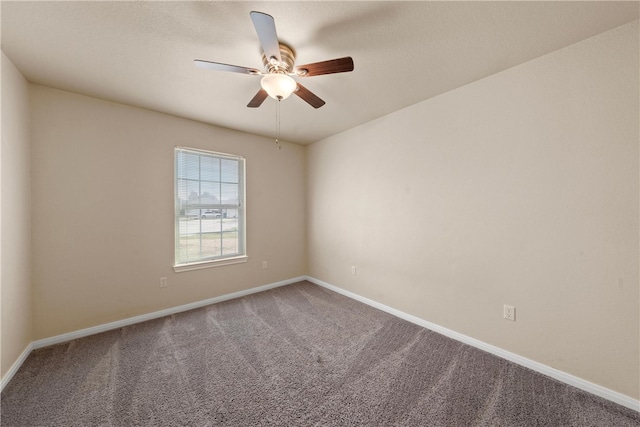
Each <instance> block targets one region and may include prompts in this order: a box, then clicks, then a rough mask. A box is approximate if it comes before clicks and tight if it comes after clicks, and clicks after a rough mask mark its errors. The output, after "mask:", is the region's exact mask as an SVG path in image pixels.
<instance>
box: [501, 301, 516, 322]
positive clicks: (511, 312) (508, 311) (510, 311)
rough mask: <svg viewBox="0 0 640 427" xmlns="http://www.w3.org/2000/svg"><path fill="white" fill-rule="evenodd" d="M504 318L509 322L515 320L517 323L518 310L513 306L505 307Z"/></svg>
mask: <svg viewBox="0 0 640 427" xmlns="http://www.w3.org/2000/svg"><path fill="white" fill-rule="evenodd" d="M503 310H504V311H503V316H504V318H505V319H507V320H513V321H514V322H515V320H516V308H515V307H513V306H511V305H506V304H505V305H504V308H503Z"/></svg>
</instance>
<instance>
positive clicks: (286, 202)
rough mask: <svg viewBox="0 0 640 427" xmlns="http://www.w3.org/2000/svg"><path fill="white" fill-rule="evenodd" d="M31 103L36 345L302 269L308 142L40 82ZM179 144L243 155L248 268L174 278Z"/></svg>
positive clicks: (287, 276)
mask: <svg viewBox="0 0 640 427" xmlns="http://www.w3.org/2000/svg"><path fill="white" fill-rule="evenodd" d="M31 102H32V123H33V125H32V140H33V155H32V167H33V241H34V246H33V263H34V265H33V284H34V289H33V291H34V309H35V311H34V312H35V317H34V324H35V338H36V339H39V338H45V337H51V336H54V335H57V334H61V333H66V332H71V331H76V330H79V329H82V328H86V327H90V326H94V325H99V324H103V323H106V322H110V321H115V320H121V319H124V318H127V317H131V316H135V315H140V314H145V313H149V312H153V311H157V310H160V309H165V308H170V307H175V306H178V305H182V304H186V303H190V302H195V301H200V300H203V299H207V298H211V297H215V296H219V295H223V294H228V293H231V292H235V291H240V290H244V289H249V288H253V287H256V286H259V285H263V284H270V283H274V282H277V281H280V280H284V279H290V278H294V277H297V276H300V275H303V274H305V270H306V264H305V255H306V254H305V246H306V243H305V233H304V229H305V197H304V190H305V170H304V164H305V162H304V147H301V146H299V145H295V144H284V147H283V149H282V150H281V151H278V150H276V149H275V145H274V142H273V140H270V139H266V138H261V137H257V136H252V135H248V134H244V133H240V132H235V131H231V130H227V129H222V128H217V127H214V126H209V125H205V124H202V123H198V122H193V121H189V120H185V119H181V118H177V117H172V116H168V115H164V114H159V113H156V112H152V111H147V110H142V109H138V108H134V107H129V106H124V105H120V104H115V103H111V102H105V101H101V100H97V99H94V98H90V97H86V96H80V95H76V94H72V93H68V92H63V91H59V90H54V89H49V88H45V87H42V86H32V88H31ZM176 145H181V146H187V147H194V148H201V149H206V150H213V151H219V152H223V153H230V154H237V155H241V156H244V157H245V158H246V165H247V179H246V182H247V184H246V185H247V234H248V239H247V242H248V243H247V254H248V256H249V261H248V262H247V263H244V264H236V265H229V266H223V267H216V268H208V269H203V270H197V271H188V272H181V273H174V271H173V268H172V265H173V244H174V238H173V236H174V231H173V227H174V219H173V148H174V146H176ZM262 261H268V266H269V268H268V269H267V270H263V269H262ZM160 277H167V278H168V287H167V288H164V289H161V288H160V287H159V279H160Z"/></svg>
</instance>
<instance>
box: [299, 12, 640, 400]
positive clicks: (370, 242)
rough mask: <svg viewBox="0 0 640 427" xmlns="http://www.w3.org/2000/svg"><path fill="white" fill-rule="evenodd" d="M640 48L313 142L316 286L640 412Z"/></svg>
mask: <svg viewBox="0 0 640 427" xmlns="http://www.w3.org/2000/svg"><path fill="white" fill-rule="evenodd" d="M638 48H639V46H638V22H637V21H636V22H634V23H631V24H628V25H626V26H623V27H620V28H617V29H614V30H612V31H609V32H607V33H603V34H601V35H598V36H596V37H594V38H591V39H588V40H585V41H582V42H580V43H578V44H575V45H572V46H569V47H567V48H565V49H562V50H560V51H557V52H555V53H552V54H549V55H546V56H543V57H541V58H538V59H536V60H533V61H531V62H528V63H525V64H523V65H520V66H517V67H514V68H512V69H509V70H507V71H504V72H502V73H499V74H497V75H494V76H491V77H488V78H486V79H483V80H481V81H478V82H475V83H472V84H469V85H467V86H465V87H461V88H459V89H457V90H454V91H452V92H449V93H446V94H444V95H441V96H438V97H436V98H433V99H431V100H428V101H425V102H422V103H420V104H417V105H415V106H412V107H409V108H406V109H404V110H401V111H398V112H395V113H393V114H390V115H388V116H385V117H382V118H380V119H378V120H376V121H373V122H371V123H368V124H366V125H363V126H360V127H358V128H355V129H352V130H349V131H347V132H344V133H341V134H338V135H335V136H333V137H330V138H328V139H326V140H323V141H320V142H317V143H315V144H313V145H311V146H310V147H309V149H308V152H307V159H308V164H307V169H308V170H307V173H308V178H307V179H308V196H307V197H308V206H307V210H308V220H307V221H308V252H309V258H308V259H309V274H310V275H311V276H313V277H316V278H318V279H320V280H323V281H326V282H328V283H331V284H334V285H336V286H339V287H342V288H344V289H346V290H349V291H352V292H355V293H357V294H360V295H362V296H365V297H368V298H370V299H373V300H375V301H378V302H381V303H383V304H386V305H389V306H391V307H394V308H397V309H399V310H402V311H404V312H407V313H409V314H413V315H415V316H418V317H420V318H422V319H425V320H427V321H430V322H433V323H435V324H438V325H441V326H443V327H446V328H449V329H451V330H454V331H457V332H459V333H462V334H465V335H468V336H470V337H473V338H476V339H479V340H481V341H484V342H486V343H489V344H492V345H495V346H498V347H500V348H503V349H506V350H508V351H511V352H513V353H516V354H519V355H521V356H524V357H527V358H530V359H532V360H535V361H537V362H540V363H543V364H545V365H548V366H551V367H554V368H557V369H559V370H562V371H565V372H567V373H570V374H573V375H575V376H577V377H580V378H583V379H586V380H588V381H591V382H594V383H596V384H599V385H602V386H604V387H607V388H609V389H612V390H615V391H617V392H620V393H623V394H626V395H628V396H630V397H632V398H635V399H638V398H639V397H640V395H639V389H640V384H639V376H640V373H639V365H640V355H639V347H640V343H639V337H640V331H639V324H640V319H639V276H638V268H639V266H638V263H639V260H638V257H639V254H638V222H639V215H638V203H639V200H638V193H639V186H638V176H639V167H638V162H639V152H638V151H639V150H638V147H639V143H638V141H639V131H638V117H639V107H638V89H639V88H638V76H639V70H638ZM425 78H428V72H425ZM381 102H384V100H381ZM352 265H355V266H356V267H357V275H356V276H352V275H351V271H350V267H351V266H352ZM503 304H510V305H514V306H516V310H517V311H516V313H517V321H516V322H510V321H507V320H504V319H502V306H503Z"/></svg>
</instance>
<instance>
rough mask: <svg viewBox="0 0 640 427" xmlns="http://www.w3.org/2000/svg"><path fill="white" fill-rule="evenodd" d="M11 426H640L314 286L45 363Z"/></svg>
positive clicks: (64, 348)
mask: <svg viewBox="0 0 640 427" xmlns="http://www.w3.org/2000/svg"><path fill="white" fill-rule="evenodd" d="M1 409H2V413H1V414H2V415H1V416H2V423H1V424H2V425H3V426H217V425H226V426H255V425H270V426H313V425H320V426H355V425H363V426H639V425H640V414H638V413H637V412H635V411H632V410H630V409H628V408H624V407H622V406H619V405H616V404H614V403H611V402H609V401H606V400H603V399H601V398H598V397H596V396H593V395H590V394H588V393H585V392H583V391H580V390H578V389H575V388H573V387H570V386H567V385H565V384H563V383H560V382H557V381H555V380H553V379H551V378H548V377H545V376H543V375H540V374H538V373H536V372H533V371H531V370H528V369H526V368H523V367H521V366H518V365H515V364H513V363H510V362H507V361H505V360H502V359H499V358H497V357H495V356H492V355H490V354H488V353H485V352H483V351H481V350H478V349H475V348H473V347H470V346H467V345H465V344H461V343H459V342H457V341H454V340H451V339H449V338H446V337H443V336H442V335H439V334H437V333H435V332H431V331H429V330H426V329H423V328H421V327H419V326H416V325H414V324H412V323H409V322H406V321H404V320H401V319H398V318H395V317H393V316H391V315H389V314H387V313H384V312H381V311H378V310H376V309H374V308H371V307H369V306H366V305H364V304H361V303H359V302H357V301H353V300H350V299H348V298H346V297H343V296H341V295H339V294H336V293H334V292H331V291H329V290H326V289H324V288H321V287H319V286H316V285H313V284H311V283H308V282H301V283H297V284H294V285H289V286H285V287H281V288H277V289H273V290H270V291H267V292H262V293H259V294H254V295H251V296H247V297H244V298H240V299H236V300H232V301H227V302H223V303H219V304H215V305H211V306H208V307H205V308H201V309H197V310H193V311H189V312H185V313H181V314H176V315H173V316H168V317H165V318H162V319H157V320H153V321H149V322H145V323H141V324H137V325H133V326H128V327H125V328H121V329H118V330H114V331H110V332H105V333H102V334H99V335H94V336H91V337H87V338H82V339H78V340H75V341H72V342H69V343H65V344H60V345H57V346H53V347H49V348H45V349H40V350H36V351H34V352H32V354H31V355H30V356H29V357H28V359H27V360H26V362H25V363H24V364H23V366H22V367H21V369H20V370H19V371H18V372H17V373H16V375H15V376H14V378H13V379H12V381H11V382H10V383H9V385H7V387H6V388H5V390H4V391H3V393H2V407H1Z"/></svg>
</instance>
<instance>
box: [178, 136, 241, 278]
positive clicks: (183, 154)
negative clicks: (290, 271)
mask: <svg viewBox="0 0 640 427" xmlns="http://www.w3.org/2000/svg"><path fill="white" fill-rule="evenodd" d="M244 204H245V203H244V158H242V157H238V156H231V155H227V154H220V153H213V152H208V151H201V150H194V149H189V148H181V147H177V148H176V149H175V236H176V237H175V244H176V248H175V266H174V268H175V269H176V271H181V270H190V269H193V268H202V267H209V266H214V265H223V264H230V263H235V262H244V261H246V254H245V225H244V224H245V215H244V212H245V209H244Z"/></svg>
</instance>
